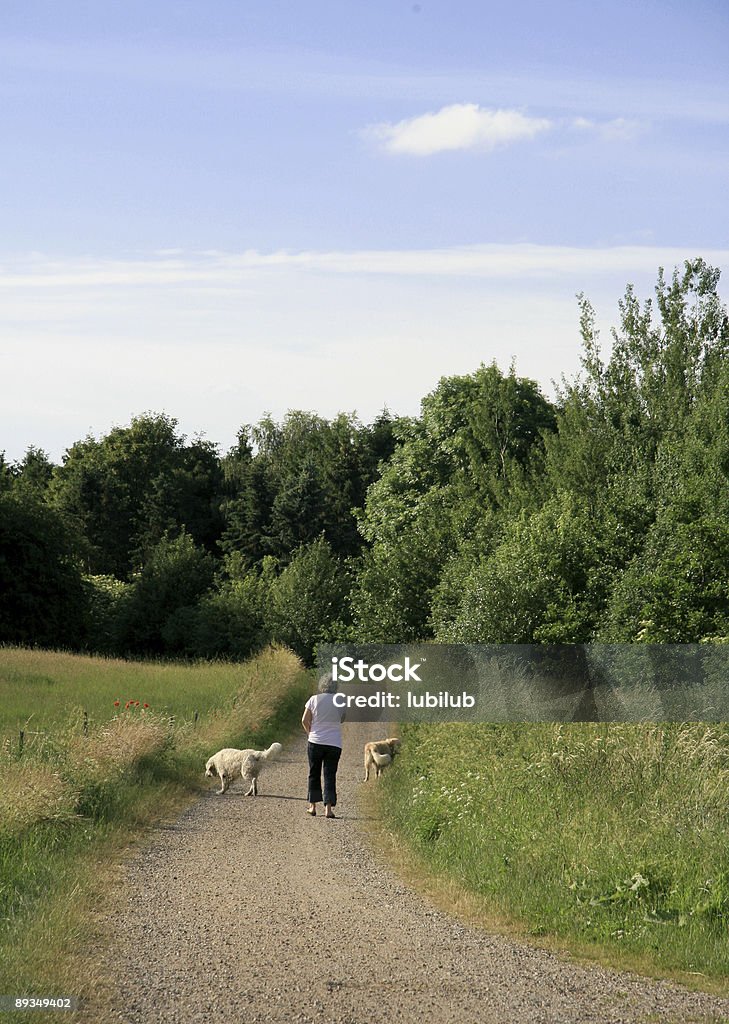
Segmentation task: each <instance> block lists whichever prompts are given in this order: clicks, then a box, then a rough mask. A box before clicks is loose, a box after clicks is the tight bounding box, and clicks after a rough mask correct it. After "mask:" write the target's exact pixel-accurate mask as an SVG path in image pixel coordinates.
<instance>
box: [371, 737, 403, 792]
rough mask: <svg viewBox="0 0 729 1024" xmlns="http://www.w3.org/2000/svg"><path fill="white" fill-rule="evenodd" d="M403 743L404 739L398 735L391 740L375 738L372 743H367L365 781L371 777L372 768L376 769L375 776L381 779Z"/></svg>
mask: <svg viewBox="0 0 729 1024" xmlns="http://www.w3.org/2000/svg"><path fill="white" fill-rule="evenodd" d="M401 743H402V741H401V740H399V739H398V738H397V737H392V738H391V739H389V740H375V741H374V742H372V743H365V748H364V769H365V777H364V780H365V782H367V780H368V779H369V777H370V768H374V769H375V778H376V779H379V777H380V775H381V774H382V772H383V771H384V770H385V768H387V766H388V765H389V764H392V762H393V761H394V760H395V754H397V753H398V751H399V750H400V746H401Z"/></svg>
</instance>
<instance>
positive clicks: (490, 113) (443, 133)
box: [365, 103, 552, 156]
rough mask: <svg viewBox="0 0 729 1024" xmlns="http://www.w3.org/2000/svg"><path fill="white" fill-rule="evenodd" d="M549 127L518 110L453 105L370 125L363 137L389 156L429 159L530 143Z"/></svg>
mask: <svg viewBox="0 0 729 1024" xmlns="http://www.w3.org/2000/svg"><path fill="white" fill-rule="evenodd" d="M551 127H552V122H551V121H549V120H547V119H546V118H540V117H528V116H527V115H526V114H522V113H521V112H520V111H518V110H490V109H488V108H486V107H480V106H479V105H478V104H477V103H453V104H451V105H450V106H448V107H442V108H441V109H440V110H438V111H436V112H435V113H427V114H421V115H420V116H419V117H412V118H408V119H406V120H404V121H398V122H397V123H396V124H389V123H387V122H385V123H382V124H375V125H370V126H369V127H368V128H367V129H365V134H366V135H367V136H368V137H369V138H373V139H375V140H376V141H378V142H380V143H381V144H382V145H383V146H384V148H385V149H386V150H388V151H389V152H390V153H407V154H410V155H412V156H430V155H431V154H433V153H442V152H444V151H446V150H457V149H494V148H495V147H497V146H503V145H508V144H509V143H511V142H520V141H522V140H525V139H533V138H534V137H535V136H536V135H538V134H539V133H540V132H543V131H546V130H547V129H548V128H551Z"/></svg>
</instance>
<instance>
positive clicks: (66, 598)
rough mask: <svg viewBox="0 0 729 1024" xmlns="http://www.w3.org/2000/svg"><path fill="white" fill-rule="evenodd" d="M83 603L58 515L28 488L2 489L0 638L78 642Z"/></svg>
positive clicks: (67, 645)
mask: <svg viewBox="0 0 729 1024" xmlns="http://www.w3.org/2000/svg"><path fill="white" fill-rule="evenodd" d="M84 606H85V600H84V590H83V584H82V579H81V572H80V569H79V566H78V563H77V560H76V557H75V552H74V543H73V538H72V536H71V535H70V534H69V531H68V529H67V528H66V525H65V523H64V522H63V520H62V518H61V517H60V516H59V514H58V513H57V512H55V511H54V510H53V509H51V508H48V506H47V505H45V504H44V503H43V502H42V501H40V499H39V498H38V497H37V496H36V495H35V494H33V493H32V490H31V489H28V490H23V491H18V492H16V490H15V488H13V489H11V490H4V491H2V490H0V642H2V643H12V644H25V645H27V646H35V645H38V646H41V647H64V648H73V647H77V646H78V645H79V644H80V643H81V641H82V634H83V616H84Z"/></svg>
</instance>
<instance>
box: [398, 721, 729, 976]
mask: <svg viewBox="0 0 729 1024" xmlns="http://www.w3.org/2000/svg"><path fill="white" fill-rule="evenodd" d="M403 736H404V740H405V742H404V746H403V752H402V754H401V755H400V757H399V758H398V760H397V762H396V767H395V768H394V769H393V770H392V771H390V772H389V773H386V774H385V777H384V778H383V780H382V788H381V790H380V792H379V794H378V807H379V809H380V811H381V813H382V815H383V817H384V821H385V824H386V827H387V828H389V829H390V830H394V832H395V834H396V835H397V836H398V837H399V838H400V840H401V841H404V842H405V843H406V845H407V847H408V848H409V849H410V850H411V851H412V852H413V853H414V855H415V857H416V861H417V863H419V864H420V866H421V868H420V870H421V871H424V872H425V873H426V874H427V875H431V876H435V877H436V879H441V880H442V881H444V882H446V883H450V884H451V885H452V886H453V889H451V891H450V898H451V899H452V900H454V901H455V902H458V898H459V894H462V895H463V896H465V897H466V898H467V897H468V895H469V894H470V895H471V896H472V897H475V899H476V903H477V905H480V908H481V912H482V914H483V917H484V919H485V920H487V921H488V922H490V923H492V924H493V922H494V920H496V921H499V922H500V925H499V926H500V927H505V928H506V929H507V930H508V929H509V928H510V927H511V928H512V929H513V930H515V931H517V932H522V933H526V934H527V935H532V936H535V937H538V941H544V940H545V939H547V940H549V938H550V937H551V938H552V939H554V938H556V940H557V944H558V945H559V944H560V943H561V944H562V945H563V946H564V947H566V948H569V949H571V950H573V951H574V952H576V953H578V954H582V955H585V956H586V957H594V958H598V959H602V960H607V961H608V962H612V963H614V964H618V965H622V966H628V967H632V968H635V969H638V970H640V971H643V972H647V973H658V974H668V975H673V976H675V977H677V978H679V979H680V980H682V981H684V982H688V983H690V984H692V985H694V986H697V987H708V988H712V987H713V988H717V989H720V990H722V991H725V992H726V991H727V979H728V978H729V947H727V942H726V935H727V927H729V857H728V855H727V851H728V850H729V727H727V726H725V725H721V726H708V725H703V724H700V723H675V724H664V725H646V724H609V725H608V724H601V725H598V724H570V725H549V724H531V725H517V724H510V725H499V726H496V725H427V726H426V725H419V726H416V725H411V726H406V727H404V729H403ZM435 884H436V888H437V885H438V883H437V881H436V883H435ZM475 916H476V918H478V913H477V914H476V915H475Z"/></svg>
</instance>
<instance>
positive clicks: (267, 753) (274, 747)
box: [261, 743, 283, 761]
mask: <svg viewBox="0 0 729 1024" xmlns="http://www.w3.org/2000/svg"><path fill="white" fill-rule="evenodd" d="M282 750H283V747H282V746H281V744H280V743H272V744H271V746H270V747H269V748H268V750H263V751H261V760H262V761H270V760H271V759H272V758H274V757H278V755H279V754H280V753H281V751H282Z"/></svg>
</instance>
